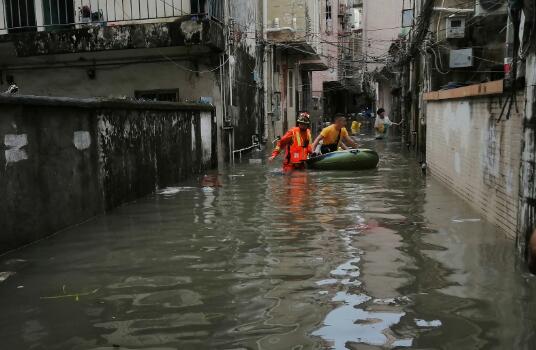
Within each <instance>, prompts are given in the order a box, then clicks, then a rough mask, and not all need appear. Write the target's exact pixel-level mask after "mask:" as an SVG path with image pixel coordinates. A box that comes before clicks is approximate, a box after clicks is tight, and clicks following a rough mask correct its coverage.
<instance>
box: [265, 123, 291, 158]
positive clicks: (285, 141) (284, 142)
mask: <svg viewBox="0 0 536 350" xmlns="http://www.w3.org/2000/svg"><path fill="white" fill-rule="evenodd" d="M293 137H294V135H293V134H292V131H290V130H289V131H287V133H286V134H285V135H284V136H283V137H282V138H281V140H279V141H277V145H276V146H275V148H274V151H273V152H272V155H271V156H270V158H268V159H269V160H274V159H275V157H277V156H278V155H279V153H281V150H282V149H284V148H285V147H286V146H287V145H289V144H290V143H291V142H292V138H293Z"/></svg>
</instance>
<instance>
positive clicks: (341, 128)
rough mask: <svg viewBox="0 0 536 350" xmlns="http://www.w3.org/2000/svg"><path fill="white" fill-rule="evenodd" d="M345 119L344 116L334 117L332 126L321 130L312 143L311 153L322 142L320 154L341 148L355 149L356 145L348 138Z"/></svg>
mask: <svg viewBox="0 0 536 350" xmlns="http://www.w3.org/2000/svg"><path fill="white" fill-rule="evenodd" d="M345 126H346V117H345V116H344V114H337V115H335V119H334V121H333V124H331V125H330V126H328V127H327V128H324V129H322V132H321V133H320V135H318V137H317V138H316V139H315V141H314V142H313V152H314V151H315V150H316V148H317V147H318V144H319V143H320V141H322V147H321V148H320V151H321V153H322V154H325V153H330V152H335V151H337V150H338V149H339V147H342V148H343V149H348V148H350V147H352V148H357V143H356V142H355V141H354V140H352V138H350V135H348V130H346V127H345Z"/></svg>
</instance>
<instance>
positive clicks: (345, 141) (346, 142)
mask: <svg viewBox="0 0 536 350" xmlns="http://www.w3.org/2000/svg"><path fill="white" fill-rule="evenodd" d="M341 145H344V146H346V149H348V145H350V146H352V148H357V142H355V141H354V140H353V139H352V138H351V137H350V136H348V135H345V136H344V138H343V142H342V143H341ZM343 148H344V147H343Z"/></svg>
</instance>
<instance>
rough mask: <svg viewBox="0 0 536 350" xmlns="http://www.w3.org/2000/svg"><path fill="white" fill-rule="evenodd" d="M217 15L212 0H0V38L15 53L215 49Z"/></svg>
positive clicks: (219, 9)
mask: <svg viewBox="0 0 536 350" xmlns="http://www.w3.org/2000/svg"><path fill="white" fill-rule="evenodd" d="M223 16H224V8H223V1H218V0H0V42H4V43H5V42H11V43H13V45H14V47H15V50H16V53H17V56H18V57H30V56H39V55H51V54H65V53H81V52H95V51H106V50H118V49H137V48H145V49H147V48H155V47H174V46H192V45H197V46H206V47H207V48H209V49H211V50H217V51H218V50H219V51H221V50H223V48H224V39H223V26H222V22H223ZM2 34H3V35H2Z"/></svg>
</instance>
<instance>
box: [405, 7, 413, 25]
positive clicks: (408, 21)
mask: <svg viewBox="0 0 536 350" xmlns="http://www.w3.org/2000/svg"><path fill="white" fill-rule="evenodd" d="M412 25H413V9H408V10H402V27H411V26H412Z"/></svg>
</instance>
